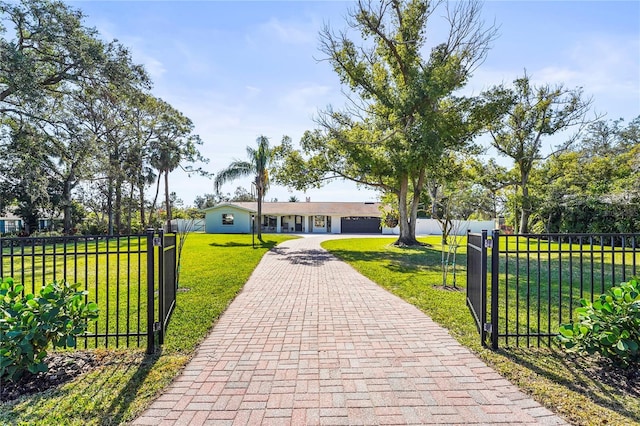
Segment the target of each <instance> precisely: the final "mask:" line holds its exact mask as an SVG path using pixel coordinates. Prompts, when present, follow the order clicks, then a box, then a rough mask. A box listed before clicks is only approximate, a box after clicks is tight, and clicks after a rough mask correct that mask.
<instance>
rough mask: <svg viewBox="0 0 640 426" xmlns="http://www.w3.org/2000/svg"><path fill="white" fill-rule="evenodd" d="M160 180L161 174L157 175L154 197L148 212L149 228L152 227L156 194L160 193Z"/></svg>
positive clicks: (156, 200) (156, 199)
mask: <svg viewBox="0 0 640 426" xmlns="http://www.w3.org/2000/svg"><path fill="white" fill-rule="evenodd" d="M161 179H162V172H160V173H159V174H158V181H157V182H156V196H155V197H153V204H151V210H149V226H152V225H153V212H154V210H155V209H156V203H157V202H158V194H159V193H160V180H161Z"/></svg>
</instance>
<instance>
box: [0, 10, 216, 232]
mask: <svg viewBox="0 0 640 426" xmlns="http://www.w3.org/2000/svg"><path fill="white" fill-rule="evenodd" d="M0 13H1V14H2V17H3V21H2V24H0V113H1V114H0V210H5V209H7V208H9V207H11V208H13V209H14V210H16V211H17V212H18V214H20V216H21V217H22V218H23V219H25V223H26V228H27V229H26V231H27V232H32V231H34V230H35V229H36V228H37V226H38V218H41V217H43V216H44V217H46V218H47V219H49V218H53V217H58V216H59V215H61V216H62V217H63V230H64V232H65V233H69V232H74V230H75V228H76V226H77V224H78V223H77V222H78V220H81V219H82V214H83V212H82V211H80V210H78V208H77V205H78V203H77V201H78V200H83V201H87V200H89V202H87V203H84V204H85V205H86V207H87V209H88V211H86V212H84V213H87V214H89V215H91V216H92V217H91V218H87V220H86V222H91V221H94V222H96V223H94V225H96V226H95V227H94V228H93V229H94V230H96V231H97V230H101V232H102V229H103V226H102V225H103V224H104V225H105V227H106V229H105V231H106V232H109V233H113V232H123V231H125V230H127V231H128V232H131V230H132V228H133V227H134V223H133V219H134V218H133V214H132V212H133V211H134V210H137V211H139V212H140V220H139V221H138V223H137V224H136V225H135V228H136V229H141V228H144V227H145V226H146V225H147V223H145V222H146V219H145V214H144V212H145V209H146V208H148V207H149V205H148V204H147V203H148V202H147V200H146V199H145V189H146V188H147V187H148V186H150V185H151V184H152V182H154V181H155V179H156V177H157V178H158V179H159V178H160V177H161V176H164V177H165V190H166V194H169V189H168V174H169V173H170V172H171V171H172V170H174V169H176V168H177V167H183V168H188V167H189V166H187V164H188V163H194V162H196V161H203V162H204V161H205V159H204V158H202V156H201V155H200V153H199V151H198V149H197V146H198V145H199V144H201V141H200V139H199V138H198V137H197V135H195V134H194V133H193V124H192V123H191V121H190V120H189V119H188V118H187V117H185V116H184V115H182V114H181V113H180V112H179V111H177V110H175V109H174V108H173V107H171V106H170V105H169V104H167V103H166V102H164V101H162V100H160V99H157V98H155V97H154V96H153V95H152V94H151V91H150V90H151V81H150V79H149V77H148V75H147V74H146V72H145V70H144V67H143V66H141V65H138V64H135V63H134V62H133V60H132V59H131V55H130V53H129V51H128V50H127V48H126V47H124V46H122V45H121V44H119V43H118V42H116V41H112V42H104V41H102V40H101V39H100V37H99V34H98V32H97V31H96V30H95V29H93V28H88V27H86V26H85V25H84V24H83V18H84V16H83V14H82V12H81V11H79V10H77V9H74V8H72V7H71V6H69V5H67V4H65V3H63V2H59V1H49V0H23V1H22V2H0ZM189 170H191V171H193V172H198V173H203V171H202V170H200V169H189ZM168 198H169V197H168V195H166V197H165V201H166V206H167V211H168V213H169V216H170V203H169V200H168ZM154 207H155V206H151V212H153V211H154V210H155V208H154ZM123 212H126V217H127V221H126V222H127V223H126V226H125V224H124V223H123V222H124V221H123ZM151 219H153V217H150V218H149V222H151ZM97 222H100V223H97ZM154 224H156V225H157V223H154ZM125 228H126V229H125Z"/></svg>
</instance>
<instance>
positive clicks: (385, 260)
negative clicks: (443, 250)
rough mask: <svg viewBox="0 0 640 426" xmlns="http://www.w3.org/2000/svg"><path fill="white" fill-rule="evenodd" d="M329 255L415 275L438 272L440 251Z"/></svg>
mask: <svg viewBox="0 0 640 426" xmlns="http://www.w3.org/2000/svg"><path fill="white" fill-rule="evenodd" d="M331 254H333V255H335V256H336V257H338V258H339V259H341V260H343V261H345V262H378V263H381V265H382V266H383V267H384V268H386V269H388V270H390V271H392V272H400V273H416V272H420V271H436V270H437V271H439V270H440V262H441V260H440V251H438V250H434V249H432V248H429V247H411V248H403V249H401V250H400V251H391V250H388V251H387V250H377V251H365V252H362V251H358V250H331Z"/></svg>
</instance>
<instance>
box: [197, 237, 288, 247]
mask: <svg viewBox="0 0 640 426" xmlns="http://www.w3.org/2000/svg"><path fill="white" fill-rule="evenodd" d="M277 244H278V242H277V241H273V240H263V241H260V240H258V239H257V238H256V241H255V243H254V244H251V243H240V242H237V241H227V242H226V243H209V246H210V247H253V248H266V249H271V248H273V247H275V246H276V245H277Z"/></svg>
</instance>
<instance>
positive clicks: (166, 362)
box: [0, 233, 292, 425]
mask: <svg viewBox="0 0 640 426" xmlns="http://www.w3.org/2000/svg"><path fill="white" fill-rule="evenodd" d="M291 238H292V237H290V236H285V235H264V236H263V239H264V243H260V242H258V241H257V240H256V248H253V247H252V238H251V235H211V234H197V233H196V234H191V235H189V237H188V238H187V241H186V244H185V248H184V251H183V255H182V256H183V257H182V267H181V278H180V291H179V293H178V295H177V304H176V309H175V311H174V313H173V316H172V318H171V322H170V324H169V328H168V332H167V335H166V338H165V344H164V345H163V346H162V349H161V350H160V351H158V352H157V353H155V354H153V355H146V354H145V353H144V347H143V348H140V349H137V348H136V349H133V348H131V349H122V348H121V349H117V350H105V349H96V350H95V351H94V352H95V354H96V355H97V356H98V357H99V358H102V359H103V361H104V364H103V365H101V366H100V367H99V368H97V369H96V370H94V371H92V372H91V373H88V374H86V375H83V376H81V377H79V378H77V379H76V380H74V381H73V382H70V383H68V384H66V385H64V386H62V387H60V388H56V389H51V390H49V391H46V392H43V393H41V394H37V395H33V396H27V397H23V398H21V399H19V400H17V401H13V402H9V403H3V404H2V405H0V424H18V425H27V424H28V425H33V424H35V425H53V424H64V425H115V424H122V423H126V422H128V421H131V420H133V419H134V418H135V417H136V416H137V415H138V414H140V412H141V411H142V410H143V409H144V408H145V407H146V406H147V405H148V404H149V403H150V402H151V401H152V400H153V399H154V398H155V397H156V396H157V395H158V394H159V392H160V391H161V390H162V389H163V388H164V387H165V386H167V385H168V384H169V383H171V381H172V380H173V379H174V377H176V375H177V374H178V373H179V372H180V370H181V369H182V368H183V367H184V366H185V364H186V363H187V362H188V361H189V359H190V358H191V357H192V355H193V353H194V350H195V348H196V346H197V345H198V343H200V342H201V341H202V339H204V337H205V336H206V335H207V333H208V331H209V330H210V329H211V327H212V326H213V324H215V322H216V320H217V319H218V317H219V316H220V315H221V314H222V312H223V311H224V310H225V309H226V307H227V306H228V305H229V303H231V301H232V300H233V299H234V297H235V296H236V294H237V293H238V292H239V291H240V289H241V288H242V286H243V285H244V283H245V282H246V281H247V280H248V278H249V276H250V275H251V272H252V271H253V270H254V269H255V267H256V265H257V264H258V262H259V261H260V259H261V258H262V256H263V255H264V254H265V252H266V251H267V250H269V249H270V248H272V247H274V246H275V245H277V244H278V243H280V242H282V241H285V240H288V239H291Z"/></svg>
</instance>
